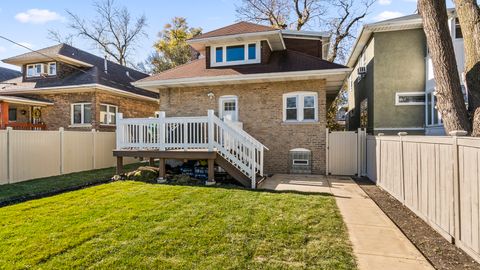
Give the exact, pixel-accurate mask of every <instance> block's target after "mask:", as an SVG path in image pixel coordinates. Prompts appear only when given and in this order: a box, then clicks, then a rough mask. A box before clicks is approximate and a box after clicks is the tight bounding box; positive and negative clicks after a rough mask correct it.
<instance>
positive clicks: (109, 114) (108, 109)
mask: <svg viewBox="0 0 480 270" xmlns="http://www.w3.org/2000/svg"><path fill="white" fill-rule="evenodd" d="M117 112H118V107H117V106H114V105H108V104H100V124H102V125H115V123H116V122H115V121H116V117H117Z"/></svg>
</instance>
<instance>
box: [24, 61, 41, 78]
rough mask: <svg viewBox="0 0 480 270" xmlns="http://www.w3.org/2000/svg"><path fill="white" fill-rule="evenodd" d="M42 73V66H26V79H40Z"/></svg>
mask: <svg viewBox="0 0 480 270" xmlns="http://www.w3.org/2000/svg"><path fill="white" fill-rule="evenodd" d="M43 71H44V68H43V64H30V65H27V77H40V75H42V73H44V72H43Z"/></svg>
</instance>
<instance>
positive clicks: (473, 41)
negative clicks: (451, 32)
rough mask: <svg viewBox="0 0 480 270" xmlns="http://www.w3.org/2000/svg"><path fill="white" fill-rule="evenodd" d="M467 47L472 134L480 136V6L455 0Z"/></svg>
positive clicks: (467, 0)
mask: <svg viewBox="0 0 480 270" xmlns="http://www.w3.org/2000/svg"><path fill="white" fill-rule="evenodd" d="M455 7H456V10H457V16H458V19H459V21H460V26H461V29H462V34H463V44H464V47H465V79H466V85H467V89H468V94H469V99H468V101H469V102H468V105H469V111H470V116H471V118H472V136H476V137H479V136H480V8H479V7H478V5H477V1H476V0H455Z"/></svg>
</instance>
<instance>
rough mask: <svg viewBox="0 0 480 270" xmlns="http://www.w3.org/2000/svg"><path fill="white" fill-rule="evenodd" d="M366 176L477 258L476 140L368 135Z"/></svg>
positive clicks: (479, 149) (479, 163) (479, 145)
mask: <svg viewBox="0 0 480 270" xmlns="http://www.w3.org/2000/svg"><path fill="white" fill-rule="evenodd" d="M366 150H367V151H366V153H367V155H366V156H367V158H366V163H367V164H366V167H367V176H368V177H369V178H370V179H371V180H373V181H375V182H376V183H377V185H379V186H380V187H382V188H383V189H384V190H385V191H387V192H389V193H390V194H391V195H392V196H394V197H395V198H396V199H397V200H399V201H400V202H402V203H403V204H404V205H405V206H406V207H408V208H409V209H410V210H412V211H413V212H414V213H415V214H417V215H418V216H419V217H420V218H422V219H423V220H425V221H426V222H427V223H428V224H429V225H430V226H432V227H433V228H434V229H435V230H437V231H438V232H439V233H440V234H442V235H443V236H444V237H445V238H447V239H448V240H449V241H451V242H454V243H455V244H456V245H457V246H459V247H460V248H462V249H463V250H465V251H466V252H467V253H468V254H470V255H471V256H472V257H473V258H475V259H476V260H477V261H480V207H479V198H480V185H479V181H480V177H479V175H480V138H471V137H456V136H453V137H433V136H367V149H366Z"/></svg>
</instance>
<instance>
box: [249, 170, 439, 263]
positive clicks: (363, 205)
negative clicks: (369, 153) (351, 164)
mask: <svg viewBox="0 0 480 270" xmlns="http://www.w3.org/2000/svg"><path fill="white" fill-rule="evenodd" d="M259 188H263V189H269V190H281V191H285V190H291V191H300V192H318V193H329V194H332V195H333V196H334V197H335V199H336V201H337V205H338V208H339V209H340V213H341V214H342V216H343V220H344V222H345V224H346V225H347V229H348V233H349V236H350V241H351V243H352V246H353V252H354V254H355V256H356V258H357V264H358V268H359V269H361V270H363V269H365V270H366V269H369V270H376V269H379V270H380V269H381V270H383V269H392V270H396V269H398V270H410V269H433V267H432V266H431V265H430V263H428V261H427V260H426V259H425V257H423V255H422V254H421V253H420V252H419V251H418V250H417V249H416V247H415V246H414V245H413V244H412V243H411V242H410V241H409V240H408V239H407V237H406V236H405V235H404V234H403V233H402V232H401V231H400V230H399V229H398V228H397V227H396V226H395V224H394V223H393V222H392V221H391V220H390V219H389V218H388V217H387V216H386V215H385V213H383V212H382V210H381V209H380V208H379V207H378V206H377V205H376V204H375V203H374V202H373V201H372V200H371V199H370V198H369V197H368V195H367V194H366V193H365V192H363V190H362V189H361V188H360V187H359V186H358V185H357V184H356V183H355V182H354V181H353V180H351V179H350V178H349V177H336V176H322V175H274V176H273V177H271V178H268V179H266V180H265V181H264V182H263V183H262V184H261V185H260V186H259Z"/></svg>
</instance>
